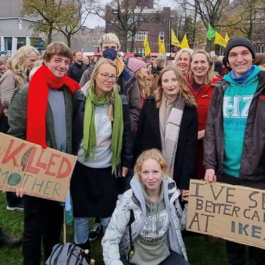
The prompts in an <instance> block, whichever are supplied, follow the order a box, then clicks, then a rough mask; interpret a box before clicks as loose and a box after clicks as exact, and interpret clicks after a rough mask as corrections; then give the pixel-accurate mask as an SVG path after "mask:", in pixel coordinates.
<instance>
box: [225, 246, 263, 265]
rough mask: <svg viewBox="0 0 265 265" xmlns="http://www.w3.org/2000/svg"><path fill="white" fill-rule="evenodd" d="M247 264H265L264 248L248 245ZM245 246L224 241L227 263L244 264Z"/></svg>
mask: <svg viewBox="0 0 265 265" xmlns="http://www.w3.org/2000/svg"><path fill="white" fill-rule="evenodd" d="M247 248H248V259H249V262H248V263H247V264H248V265H265V250H264V249H261V248H255V247H250V246H248V247H247ZM245 250H246V246H245V245H242V244H239V243H235V242H231V241H226V252H227V256H228V265H246V255H245V254H246V251H245Z"/></svg>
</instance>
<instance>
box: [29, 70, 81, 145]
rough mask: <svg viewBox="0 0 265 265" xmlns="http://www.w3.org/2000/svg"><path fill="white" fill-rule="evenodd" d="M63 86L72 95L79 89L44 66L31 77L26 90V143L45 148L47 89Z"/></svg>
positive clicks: (69, 79)
mask: <svg viewBox="0 0 265 265" xmlns="http://www.w3.org/2000/svg"><path fill="white" fill-rule="evenodd" d="M63 85H65V86H67V87H68V89H69V90H70V91H71V92H72V94H74V92H75V91H76V90H78V89H80V86H79V84H78V83H77V82H76V81H74V80H73V79H71V78H69V77H67V76H66V74H65V75H64V76H63V77H62V78H57V77H56V76H55V75H54V74H53V73H52V72H51V71H50V69H49V68H48V67H47V66H46V65H43V66H42V67H40V68H39V69H38V70H37V72H36V73H35V74H34V75H33V76H32V79H31V81H30V84H29V90H28V103H27V138H26V140H27V141H29V142H32V143H36V144H39V145H41V146H42V147H43V148H47V144H46V111H47V104H48V93H49V87H50V88H52V89H60V88H61V87H62V86H63Z"/></svg>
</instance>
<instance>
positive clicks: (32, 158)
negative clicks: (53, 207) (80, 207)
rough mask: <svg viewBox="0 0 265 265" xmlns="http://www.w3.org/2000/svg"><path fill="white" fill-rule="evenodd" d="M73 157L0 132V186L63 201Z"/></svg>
mask: <svg viewBox="0 0 265 265" xmlns="http://www.w3.org/2000/svg"><path fill="white" fill-rule="evenodd" d="M75 163H76V157H75V156H72V155H69V154H66V153H62V152H59V151H57V150H55V149H51V148H47V149H42V147H41V146H40V145H37V144H34V143H30V142H27V141H23V140H21V139H18V138H15V137H12V136H10V135H6V134H2V133H0V190H3V191H15V190H16V189H17V188H22V189H23V192H24V194H27V195H30V196H34V197H40V198H45V199H49V200H55V201H60V202H65V198H66V195H67V193H68V190H69V186H70V180H71V177H72V173H73V169H74V166H75Z"/></svg>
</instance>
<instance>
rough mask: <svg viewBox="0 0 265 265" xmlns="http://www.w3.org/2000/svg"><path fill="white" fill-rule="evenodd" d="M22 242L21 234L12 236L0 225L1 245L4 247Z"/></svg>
mask: <svg viewBox="0 0 265 265" xmlns="http://www.w3.org/2000/svg"><path fill="white" fill-rule="evenodd" d="M20 243H21V237H19V236H10V235H8V234H6V233H5V232H4V231H3V230H2V228H1V227H0V246H3V247H7V248H9V247H14V246H16V245H19V244H20Z"/></svg>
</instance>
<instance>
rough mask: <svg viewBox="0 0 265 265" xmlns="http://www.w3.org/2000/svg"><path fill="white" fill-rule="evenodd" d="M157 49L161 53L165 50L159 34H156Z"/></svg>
mask: <svg viewBox="0 0 265 265" xmlns="http://www.w3.org/2000/svg"><path fill="white" fill-rule="evenodd" d="M158 51H159V53H163V52H165V51H166V49H165V44H164V41H162V40H161V39H160V36H159V35H158Z"/></svg>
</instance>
